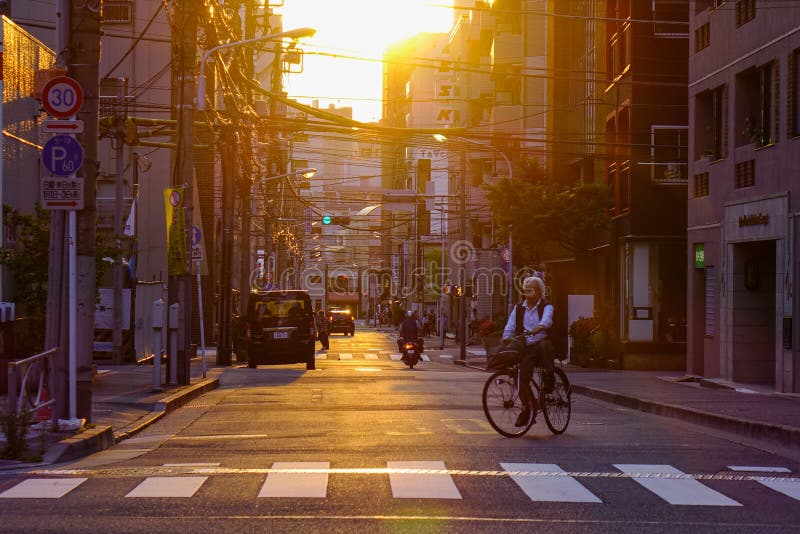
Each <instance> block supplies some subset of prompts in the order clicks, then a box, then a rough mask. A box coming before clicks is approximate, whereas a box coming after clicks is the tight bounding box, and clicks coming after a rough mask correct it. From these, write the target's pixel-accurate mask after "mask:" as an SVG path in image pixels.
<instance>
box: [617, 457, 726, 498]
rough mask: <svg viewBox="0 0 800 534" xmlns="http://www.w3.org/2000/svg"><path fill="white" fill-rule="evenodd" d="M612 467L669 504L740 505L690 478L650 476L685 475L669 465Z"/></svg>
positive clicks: (622, 465)
mask: <svg viewBox="0 0 800 534" xmlns="http://www.w3.org/2000/svg"><path fill="white" fill-rule="evenodd" d="M614 467H616V468H617V469H619V470H620V471H622V472H623V473H627V474H630V475H634V476H632V477H631V478H632V479H633V480H634V481H635V482H637V483H638V484H640V485H641V486H643V487H645V488H646V489H648V490H650V491H652V492H653V493H655V494H656V495H657V496H659V497H661V498H662V499H664V500H665V501H667V502H668V503H670V504H685V505H689V506H741V504H740V503H738V502H736V501H734V500H733V499H730V498H728V497H726V496H725V495H723V494H721V493H719V492H717V491H714V490H713V489H711V488H709V487H708V486H705V485H703V484H701V483H700V482H698V481H697V480H694V479H692V478H667V477H652V476H651V475H654V474H671V475H685V474H686V473H684V472H682V471H680V470H678V469H676V468H674V467H672V466H671V465H642V464H614Z"/></svg>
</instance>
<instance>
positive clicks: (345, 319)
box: [328, 309, 356, 336]
mask: <svg viewBox="0 0 800 534" xmlns="http://www.w3.org/2000/svg"><path fill="white" fill-rule="evenodd" d="M336 332H341V333H343V334H350V335H351V336H353V335H355V333H356V318H355V317H354V316H353V314H352V312H351V311H350V310H341V309H339V310H330V311H329V312H328V333H330V334H335V333H336Z"/></svg>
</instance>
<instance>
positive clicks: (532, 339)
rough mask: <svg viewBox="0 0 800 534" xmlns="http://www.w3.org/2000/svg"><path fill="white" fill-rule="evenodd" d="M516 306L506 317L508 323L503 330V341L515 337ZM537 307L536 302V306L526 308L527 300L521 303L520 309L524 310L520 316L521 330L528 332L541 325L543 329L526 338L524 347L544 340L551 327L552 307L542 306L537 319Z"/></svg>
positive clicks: (548, 305) (537, 302) (550, 305)
mask: <svg viewBox="0 0 800 534" xmlns="http://www.w3.org/2000/svg"><path fill="white" fill-rule="evenodd" d="M540 300H541V299H540ZM517 306H519V304H517ZM517 306H514V309H513V310H512V311H511V315H510V316H509V317H508V322H507V323H506V327H505V329H504V330H503V338H504V339H505V338H511V337H514V336H515V335H517ZM537 306H539V301H536V304H534V305H533V306H528V299H525V300H524V301H523V302H522V307H523V308H524V309H525V312H524V313H523V315H522V327H523V329H524V330H526V331H528V332H530V331H532V330H533V329H534V328H536V327H537V326H539V325H542V326H543V327H544V328H545V329H544V330H542V331H540V332H537V333H536V334H534V335H532V336H527V337H526V338H525V345H533V344H534V343H538V342H539V341H541V340H543V339H544V338H546V337H547V329H548V328H550V327H551V326H553V305H552V304H545V305H544V310H543V311H542V317H539V311H538V310H537Z"/></svg>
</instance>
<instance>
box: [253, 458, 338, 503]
mask: <svg viewBox="0 0 800 534" xmlns="http://www.w3.org/2000/svg"><path fill="white" fill-rule="evenodd" d="M330 465H331V464H330V462H275V463H274V464H272V469H281V470H292V469H297V470H304V469H312V470H315V471H314V472H297V473H292V472H291V471H290V472H286V471H281V472H272V473H270V474H268V475H267V479H266V480H265V481H264V485H263V486H261V491H259V492H258V496H259V497H317V498H324V497H326V495H327V491H328V473H327V472H326V471H325V470H327V469H329V468H330ZM317 470H319V471H317Z"/></svg>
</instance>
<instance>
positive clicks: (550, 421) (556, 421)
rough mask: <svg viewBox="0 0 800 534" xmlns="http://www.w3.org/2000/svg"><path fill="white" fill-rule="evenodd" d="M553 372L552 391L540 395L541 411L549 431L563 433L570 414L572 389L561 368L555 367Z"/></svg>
mask: <svg viewBox="0 0 800 534" xmlns="http://www.w3.org/2000/svg"><path fill="white" fill-rule="evenodd" d="M553 373H554V376H553V391H552V392H550V393H547V394H543V395H542V405H543V406H542V411H543V412H544V422H545V423H547V428H549V429H550V432H552V433H553V434H563V433H564V431H565V430H566V429H567V426H568V425H569V418H570V415H571V414H572V389H571V388H570V385H569V380H568V379H567V374H566V373H565V372H564V371H563V370H561V369H559V368H556V369H554V370H553Z"/></svg>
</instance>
